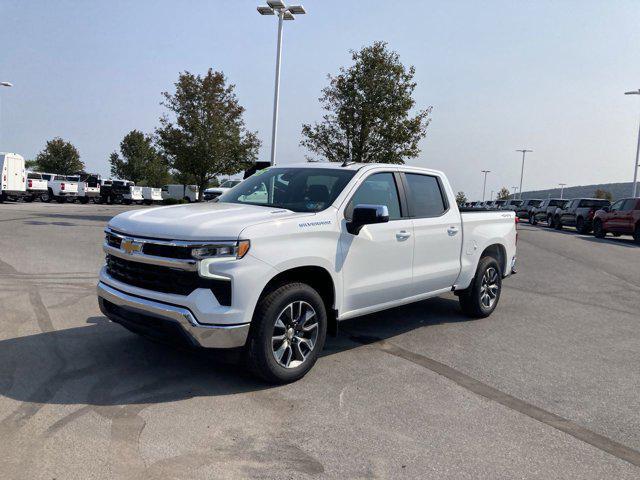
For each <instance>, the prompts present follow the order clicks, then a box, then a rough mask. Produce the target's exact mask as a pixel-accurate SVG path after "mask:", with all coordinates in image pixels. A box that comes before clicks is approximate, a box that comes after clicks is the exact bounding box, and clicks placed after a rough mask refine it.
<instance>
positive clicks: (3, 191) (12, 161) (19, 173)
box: [0, 152, 27, 202]
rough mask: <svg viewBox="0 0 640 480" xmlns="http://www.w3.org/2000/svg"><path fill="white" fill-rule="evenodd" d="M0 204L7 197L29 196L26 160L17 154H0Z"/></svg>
mask: <svg viewBox="0 0 640 480" xmlns="http://www.w3.org/2000/svg"><path fill="white" fill-rule="evenodd" d="M0 170H1V171H2V179H1V181H0V202H3V201H4V200H6V199H7V197H23V196H25V195H26V194H27V183H26V180H27V171H26V169H25V166H24V158H22V156H21V155H18V154H17V153H5V152H2V153H0Z"/></svg>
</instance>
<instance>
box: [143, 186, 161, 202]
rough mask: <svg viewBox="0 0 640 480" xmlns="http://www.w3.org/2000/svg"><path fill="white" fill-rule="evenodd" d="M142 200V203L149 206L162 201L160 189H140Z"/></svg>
mask: <svg viewBox="0 0 640 480" xmlns="http://www.w3.org/2000/svg"><path fill="white" fill-rule="evenodd" d="M142 198H143V199H144V203H146V204H147V205H151V204H152V203H159V202H161V201H162V189H161V188H154V187H142Z"/></svg>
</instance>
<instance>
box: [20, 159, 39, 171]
mask: <svg viewBox="0 0 640 480" xmlns="http://www.w3.org/2000/svg"><path fill="white" fill-rule="evenodd" d="M24 167H25V168H26V169H27V170H39V169H40V168H39V167H38V161H37V160H25V161H24Z"/></svg>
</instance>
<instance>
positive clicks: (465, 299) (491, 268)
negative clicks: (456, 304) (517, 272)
mask: <svg viewBox="0 0 640 480" xmlns="http://www.w3.org/2000/svg"><path fill="white" fill-rule="evenodd" d="M501 291H502V271H501V269H500V265H499V264H498V262H497V260H496V259H495V258H493V257H483V258H481V259H480V263H479V264H478V269H477V270H476V276H475V277H474V279H473V281H472V282H471V285H470V286H469V288H467V289H466V290H465V291H463V292H460V294H459V297H458V300H459V301H460V307H461V308H462V311H463V312H464V313H465V314H466V315H468V316H470V317H473V318H484V317H488V316H489V315H491V314H492V313H493V311H494V310H495V309H496V306H497V305H498V301H499V300H500V292H501Z"/></svg>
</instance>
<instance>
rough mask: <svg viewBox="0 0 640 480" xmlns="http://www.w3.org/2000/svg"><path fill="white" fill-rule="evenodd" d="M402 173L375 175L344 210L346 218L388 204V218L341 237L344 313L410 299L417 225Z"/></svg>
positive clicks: (357, 192) (354, 195) (368, 178)
mask: <svg viewBox="0 0 640 480" xmlns="http://www.w3.org/2000/svg"><path fill="white" fill-rule="evenodd" d="M399 182H400V177H399V176H398V174H397V173H395V172H393V171H388V172H377V173H372V174H370V175H369V176H368V177H366V178H365V179H364V180H363V181H362V182H361V183H360V185H359V186H358V187H357V189H356V191H355V193H354V194H353V195H352V196H351V198H350V200H349V201H348V202H347V205H346V207H345V209H344V217H345V220H346V221H347V222H348V221H349V220H350V219H351V218H352V217H351V216H352V213H353V209H354V207H356V206H357V205H362V204H368V205H385V206H386V207H387V209H388V210H389V222H387V223H378V224H374V225H365V226H364V227H362V229H361V230H360V232H359V233H358V235H352V234H350V233H348V232H347V230H346V226H345V222H343V224H342V232H341V235H340V250H341V255H342V277H343V294H344V300H343V311H344V312H351V311H354V310H360V309H365V308H368V307H373V306H376V305H381V304H384V303H388V302H394V301H397V300H401V299H403V298H406V297H409V296H410V293H411V282H412V274H411V269H412V261H413V242H414V239H413V226H412V221H411V219H410V218H408V214H407V212H406V204H405V202H404V197H402V200H401V196H400V195H401V192H402V190H401V184H400V183H399Z"/></svg>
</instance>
